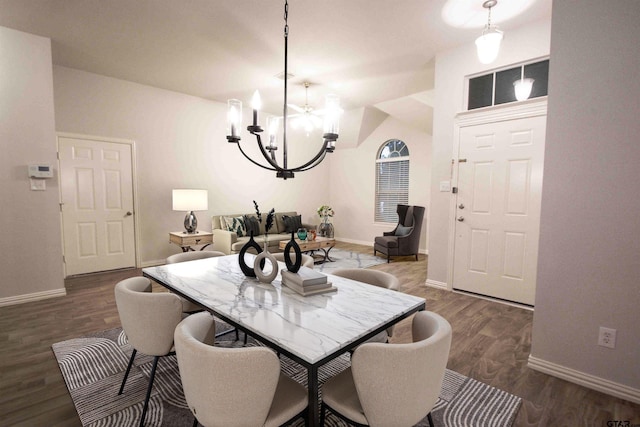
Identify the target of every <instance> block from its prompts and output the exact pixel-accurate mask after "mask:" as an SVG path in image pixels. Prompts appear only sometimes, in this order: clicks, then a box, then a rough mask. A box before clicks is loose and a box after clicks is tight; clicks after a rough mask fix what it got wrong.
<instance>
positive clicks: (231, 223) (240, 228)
mask: <svg viewBox="0 0 640 427" xmlns="http://www.w3.org/2000/svg"><path fill="white" fill-rule="evenodd" d="M224 222H225V224H226V225H227V230H229V231H233V232H235V233H236V234H237V235H238V237H242V236H246V235H247V229H246V227H245V226H244V219H243V218H242V217H241V216H236V217H232V216H225V217H224Z"/></svg>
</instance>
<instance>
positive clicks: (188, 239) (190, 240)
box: [169, 231, 213, 252]
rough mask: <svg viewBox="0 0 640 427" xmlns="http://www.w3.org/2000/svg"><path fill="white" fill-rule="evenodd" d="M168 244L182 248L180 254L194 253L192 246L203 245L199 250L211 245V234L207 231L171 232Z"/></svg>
mask: <svg viewBox="0 0 640 427" xmlns="http://www.w3.org/2000/svg"><path fill="white" fill-rule="evenodd" d="M169 243H175V244H176V245H178V246H180V247H181V248H182V252H188V251H195V249H193V248H192V246H194V245H204V246H203V247H202V248H201V249H200V250H202V249H204V248H206V247H207V246H209V245H210V244H212V243H213V233H210V232H208V231H196V232H195V233H187V232H186V231H172V232H170V233H169Z"/></svg>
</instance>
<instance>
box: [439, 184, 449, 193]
mask: <svg viewBox="0 0 640 427" xmlns="http://www.w3.org/2000/svg"><path fill="white" fill-rule="evenodd" d="M440 191H441V192H443V193H448V192H449V191H451V181H440Z"/></svg>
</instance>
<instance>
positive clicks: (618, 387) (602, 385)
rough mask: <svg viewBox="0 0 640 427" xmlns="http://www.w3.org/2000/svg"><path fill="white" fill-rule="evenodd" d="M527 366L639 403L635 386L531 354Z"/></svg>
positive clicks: (639, 398) (639, 394) (638, 391)
mask: <svg viewBox="0 0 640 427" xmlns="http://www.w3.org/2000/svg"><path fill="white" fill-rule="evenodd" d="M528 366H529V367H530V368H531V369H534V370H536V371H539V372H543V373H545V374H548V375H552V376H554V377H558V378H561V379H563V380H567V381H569V382H572V383H574V384H578V385H581V386H583V387H587V388H590V389H592V390H596V391H599V392H602V393H605V394H608V395H610V396H614V397H618V398H620V399H624V400H628V401H629V402H633V403H640V390H639V389H637V388H633V387H629V386H627V385H624V384H620V383H616V382H613V381H609V380H607V379H604V378H600V377H596V376H594V375H591V374H587V373H584V372H580V371H576V370H575V369H571V368H567V367H566V366H562V365H558V364H556V363H553V362H548V361H546V360H543V359H539V358H537V357H534V356H531V355H530V356H529V363H528Z"/></svg>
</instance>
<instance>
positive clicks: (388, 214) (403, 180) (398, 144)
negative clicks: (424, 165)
mask: <svg viewBox="0 0 640 427" xmlns="http://www.w3.org/2000/svg"><path fill="white" fill-rule="evenodd" d="M408 203H409V148H408V147H407V145H406V144H405V143H404V142H403V141H401V140H399V139H390V140H388V141H386V142H385V143H384V144H382V146H380V149H379V150H378V156H377V158H376V199H375V215H374V220H375V222H389V223H394V224H395V223H397V222H398V215H397V214H396V208H397V206H398V204H408Z"/></svg>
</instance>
